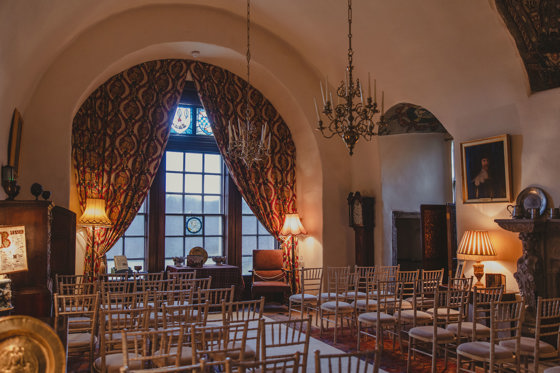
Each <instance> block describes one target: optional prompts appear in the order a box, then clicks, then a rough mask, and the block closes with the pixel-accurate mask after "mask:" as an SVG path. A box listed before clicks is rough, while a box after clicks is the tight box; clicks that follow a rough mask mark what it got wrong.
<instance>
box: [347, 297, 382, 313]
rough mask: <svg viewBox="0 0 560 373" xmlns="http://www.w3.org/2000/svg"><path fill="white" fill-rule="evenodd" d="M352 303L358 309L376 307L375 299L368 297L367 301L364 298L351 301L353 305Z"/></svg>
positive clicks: (372, 308)
mask: <svg viewBox="0 0 560 373" xmlns="http://www.w3.org/2000/svg"><path fill="white" fill-rule="evenodd" d="M354 303H355V304H356V308H357V309H359V310H366V311H375V310H376V309H377V301H376V300H375V299H368V301H367V302H366V300H365V299H358V300H356V301H355V302H352V305H354ZM366 303H367V304H366Z"/></svg>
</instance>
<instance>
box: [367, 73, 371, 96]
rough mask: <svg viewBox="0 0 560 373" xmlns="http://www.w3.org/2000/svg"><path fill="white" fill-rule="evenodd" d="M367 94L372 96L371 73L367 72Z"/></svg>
mask: <svg viewBox="0 0 560 373" xmlns="http://www.w3.org/2000/svg"><path fill="white" fill-rule="evenodd" d="M367 95H368V97H370V98H371V74H370V73H369V72H368V73H367Z"/></svg>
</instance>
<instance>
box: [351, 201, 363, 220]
mask: <svg viewBox="0 0 560 373" xmlns="http://www.w3.org/2000/svg"><path fill="white" fill-rule="evenodd" d="M352 220H353V221H354V225H357V226H362V225H364V220H363V215H362V204H361V203H360V201H358V200H355V201H354V208H353V209H352Z"/></svg>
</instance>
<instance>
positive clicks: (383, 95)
mask: <svg viewBox="0 0 560 373" xmlns="http://www.w3.org/2000/svg"><path fill="white" fill-rule="evenodd" d="M384 107H385V91H381V115H383V113H384V112H385V110H384Z"/></svg>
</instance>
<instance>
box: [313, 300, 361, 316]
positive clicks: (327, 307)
mask: <svg viewBox="0 0 560 373" xmlns="http://www.w3.org/2000/svg"><path fill="white" fill-rule="evenodd" d="M321 309H322V310H324V311H328V312H334V311H335V310H337V304H336V301H334V300H331V301H329V302H325V303H323V304H321ZM352 311H354V307H353V306H352V305H351V304H350V303H346V302H341V301H338V312H343V313H348V312H352Z"/></svg>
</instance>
